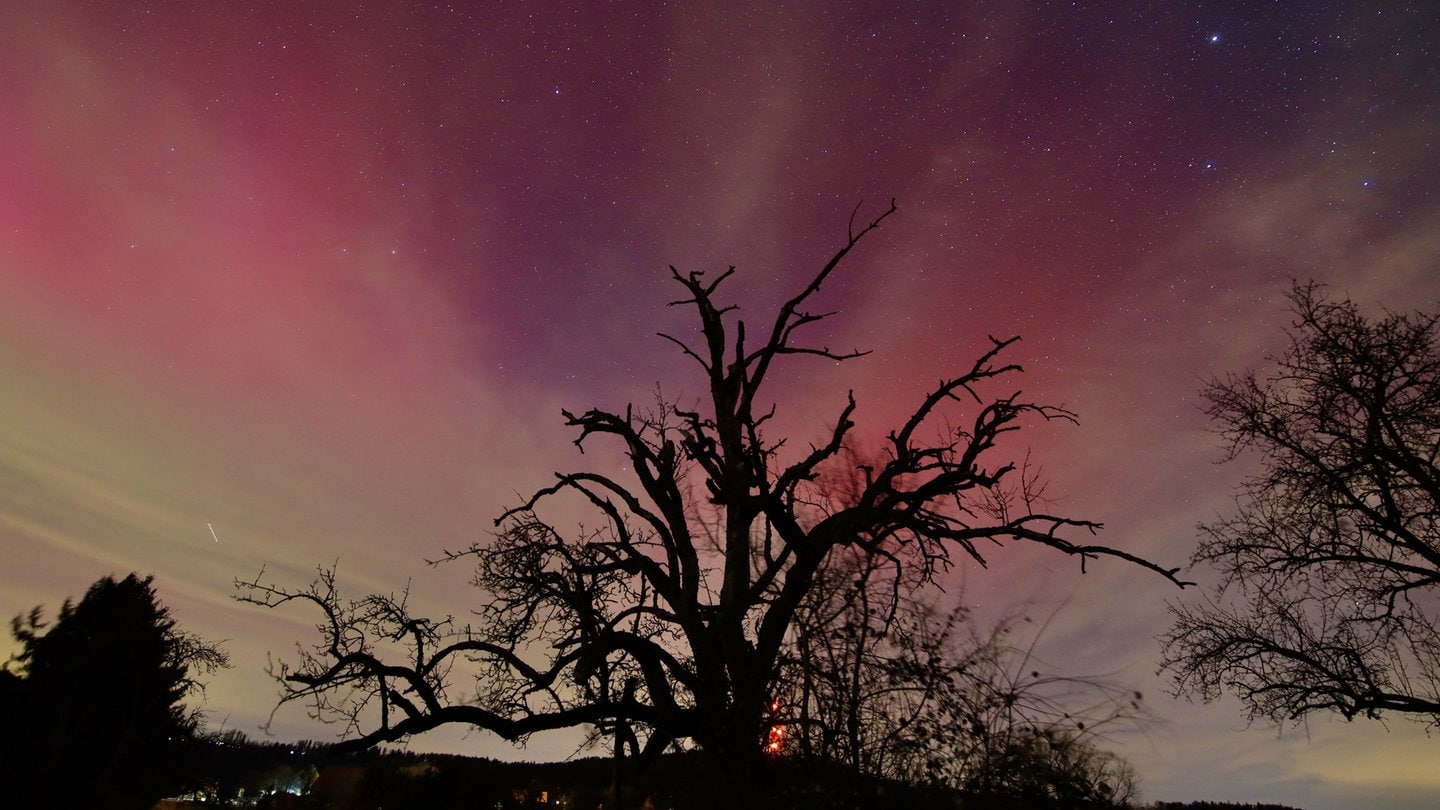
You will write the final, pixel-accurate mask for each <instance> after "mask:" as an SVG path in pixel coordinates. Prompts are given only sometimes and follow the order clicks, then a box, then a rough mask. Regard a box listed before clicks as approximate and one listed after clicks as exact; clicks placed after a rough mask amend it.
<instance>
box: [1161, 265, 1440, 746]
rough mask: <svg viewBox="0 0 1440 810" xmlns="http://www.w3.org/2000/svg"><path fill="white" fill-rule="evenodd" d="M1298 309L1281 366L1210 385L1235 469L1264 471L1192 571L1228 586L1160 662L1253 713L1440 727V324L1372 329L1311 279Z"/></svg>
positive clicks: (1380, 323) (1206, 533) (1189, 619)
mask: <svg viewBox="0 0 1440 810" xmlns="http://www.w3.org/2000/svg"><path fill="white" fill-rule="evenodd" d="M1290 298H1291V304H1292V307H1293V311H1294V314H1295V322H1294V324H1293V328H1292V330H1291V332H1290V346H1289V348H1288V350H1287V351H1285V352H1284V353H1283V354H1281V355H1280V356H1279V357H1276V358H1273V366H1274V367H1273V370H1271V371H1269V372H1268V373H1267V374H1266V375H1264V376H1263V377H1262V376H1260V375H1258V374H1257V373H1256V372H1254V371H1250V372H1246V373H1244V374H1239V375H1233V376H1229V377H1225V378H1223V379H1220V380H1217V381H1215V382H1213V383H1212V384H1211V385H1210V386H1209V388H1208V389H1207V391H1206V395H1207V397H1208V398H1209V400H1210V407H1209V414H1210V416H1211V418H1212V419H1214V420H1215V422H1217V423H1218V424H1219V426H1220V429H1221V431H1222V433H1223V435H1224V436H1225V438H1226V439H1227V441H1228V443H1229V457H1230V458H1236V457H1239V456H1242V455H1256V456H1258V457H1259V461H1260V471H1259V472H1258V473H1256V474H1255V475H1253V476H1252V477H1250V478H1249V479H1248V480H1247V481H1245V483H1244V484H1243V486H1242V487H1241V490H1240V495H1239V502H1238V509H1237V510H1236V512H1235V514H1234V515H1233V516H1231V517H1228V518H1224V519H1222V520H1219V521H1217V522H1215V523H1212V524H1210V525H1207V526H1202V527H1201V530H1202V537H1203V539H1202V541H1201V545H1200V548H1199V550H1198V551H1197V552H1196V554H1195V562H1196V563H1197V564H1199V563H1204V564H1208V565H1211V566H1214V567H1215V568H1217V569H1218V570H1219V571H1220V573H1221V575H1222V581H1221V586H1220V589H1219V592H1218V594H1217V596H1216V599H1215V600H1214V601H1213V602H1211V603H1210V604H1202V605H1188V606H1178V607H1172V612H1173V613H1174V616H1175V623H1174V626H1173V628H1172V629H1171V630H1170V632H1169V634H1168V635H1167V636H1165V637H1164V639H1163V641H1164V643H1165V659H1164V662H1163V666H1164V667H1167V668H1169V669H1170V670H1171V671H1172V672H1173V674H1174V677H1175V684H1176V688H1177V689H1178V690H1179V691H1180V692H1187V693H1195V694H1198V695H1199V696H1200V697H1202V698H1203V699H1205V700H1211V699H1213V698H1215V697H1217V696H1218V695H1219V694H1221V693H1222V692H1224V691H1233V692H1234V693H1236V694H1237V695H1238V696H1239V697H1240V698H1241V700H1243V701H1244V702H1245V704H1246V705H1247V707H1248V708H1249V711H1250V714H1251V716H1252V718H1261V717H1263V718H1266V719H1268V720H1271V721H1274V722H1281V723H1283V722H1288V721H1296V720H1299V719H1301V718H1303V717H1305V716H1306V715H1308V714H1310V713H1312V712H1316V711H1334V712H1338V713H1339V714H1341V715H1343V716H1344V717H1346V718H1354V717H1357V716H1367V717H1379V716H1380V715H1381V714H1382V713H1386V712H1396V713H1400V714H1402V715H1408V716H1411V717H1412V718H1415V719H1418V720H1421V721H1422V722H1425V723H1429V724H1432V725H1436V724H1440V601H1437V598H1440V587H1437V586H1440V468H1437V457H1440V352H1437V346H1436V323H1437V315H1435V314H1433V313H1428V314H1427V313H1418V314H1413V315H1406V314H1393V313H1392V314H1387V315H1385V316H1384V317H1382V318H1379V319H1375V320H1372V319H1369V318H1366V317H1365V316H1364V315H1363V314H1362V313H1361V312H1360V311H1359V309H1358V307H1356V305H1355V304H1354V303H1353V302H1350V301H1339V302H1337V301H1332V300H1329V299H1328V298H1327V297H1326V296H1325V293H1324V290H1323V288H1321V287H1320V286H1318V285H1316V284H1313V283H1311V284H1296V285H1295V286H1294V288H1293V290H1292V292H1291V296H1290Z"/></svg>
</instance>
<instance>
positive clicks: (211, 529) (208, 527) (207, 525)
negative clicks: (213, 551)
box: [205, 523, 220, 543]
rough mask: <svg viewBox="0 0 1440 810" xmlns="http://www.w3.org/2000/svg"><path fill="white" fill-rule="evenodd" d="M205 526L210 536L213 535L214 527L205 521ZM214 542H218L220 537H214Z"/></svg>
mask: <svg viewBox="0 0 1440 810" xmlns="http://www.w3.org/2000/svg"><path fill="white" fill-rule="evenodd" d="M205 528H207V529H209V530H210V536H211V537H215V527H214V526H211V525H210V524H209V523H206V524H205ZM215 542H217V543H218V542H220V538H218V537H215Z"/></svg>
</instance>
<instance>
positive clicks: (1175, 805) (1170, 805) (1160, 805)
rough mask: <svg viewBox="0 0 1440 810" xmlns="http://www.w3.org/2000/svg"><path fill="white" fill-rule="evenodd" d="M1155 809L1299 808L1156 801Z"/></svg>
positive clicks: (1249, 809) (1223, 802) (1280, 809)
mask: <svg viewBox="0 0 1440 810" xmlns="http://www.w3.org/2000/svg"><path fill="white" fill-rule="evenodd" d="M1151 807H1152V809H1153V810H1299V809H1297V807H1290V806H1289V804H1240V803H1236V801H1155V803H1152V804H1151Z"/></svg>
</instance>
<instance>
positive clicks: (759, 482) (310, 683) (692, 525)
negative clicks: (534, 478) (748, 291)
mask: <svg viewBox="0 0 1440 810" xmlns="http://www.w3.org/2000/svg"><path fill="white" fill-rule="evenodd" d="M857 211H858V209H857ZM894 211H895V206H894V203H893V202H892V203H891V205H890V206H889V207H888V208H887V209H886V210H885V211H884V212H882V213H881V214H880V215H879V216H878V217H876V218H875V219H874V220H873V221H871V222H870V223H868V224H865V225H863V226H862V227H859V228H858V230H857V228H856V225H855V221H854V217H853V216H852V219H851V225H850V228H849V230H848V232H847V236H846V239H845V242H844V244H843V245H842V246H841V247H840V249H839V250H838V251H837V252H836V253H835V254H834V255H833V256H832V257H831V258H830V260H829V261H828V262H826V263H825V264H824V266H823V267H821V268H820V270H819V272H817V273H816V274H815V276H814V277H813V278H811V280H810V281H809V283H808V284H807V285H806V286H805V287H804V289H802V290H801V291H800V292H799V293H798V294H796V295H795V296H794V297H793V298H791V299H789V300H788V301H786V302H785V303H784V304H783V305H782V306H781V307H780V308H779V311H778V312H777V313H776V314H775V316H774V318H773V320H771V321H769V323H768V326H766V327H764V328H763V330H762V332H761V337H760V340H759V343H758V345H756V344H754V343H752V342H751V340H752V335H753V333H752V332H750V331H748V330H747V327H746V323H745V322H744V321H742V320H739V319H738V318H737V317H735V311H736V307H735V306H733V305H727V304H722V303H720V302H719V301H718V299H717V295H718V291H719V288H720V286H721V284H722V283H723V282H724V281H725V280H726V279H727V278H729V277H730V275H731V273H732V272H733V271H734V268H733V267H732V268H730V269H729V270H727V271H725V272H724V273H721V274H719V275H718V276H717V277H715V278H713V279H711V278H707V277H706V276H705V275H704V274H702V273H700V272H689V273H682V272H680V271H679V270H676V269H675V268H671V276H672V277H673V279H674V281H675V282H676V283H678V284H679V285H680V286H681V287H682V288H683V289H684V296H683V297H682V298H681V299H680V300H678V301H676V302H674V304H673V305H674V306H683V307H689V308H693V311H694V312H695V315H696V317H697V318H698V320H699V333H698V335H697V336H696V337H695V338H694V339H689V340H687V339H684V338H681V337H676V336H673V335H662V337H663V338H664V339H666V340H668V341H670V342H672V343H674V344H675V345H676V346H678V347H679V348H680V350H681V351H682V352H683V353H684V354H685V355H686V356H688V357H689V358H691V359H692V360H694V361H695V363H696V365H697V366H698V367H699V369H700V371H701V374H702V379H703V382H704V385H705V396H704V397H703V404H702V405H699V406H696V407H693V408H686V407H675V406H667V407H660V408H657V409H656V410H654V411H651V412H647V413H642V412H637V411H636V410H635V409H633V408H627V409H626V410H625V411H624V412H623V413H613V412H608V411H603V410H590V411H586V412H584V413H572V412H569V411H565V412H563V415H564V419H565V422H566V424H567V425H568V426H570V427H571V428H574V429H576V430H578V432H579V436H578V438H577V439H576V444H577V445H578V446H580V447H581V449H582V450H584V449H588V448H589V447H590V446H591V444H593V443H594V442H596V441H601V440H609V441H612V442H615V443H616V444H618V446H619V449H620V452H621V453H622V454H623V456H624V459H625V467H626V469H627V472H626V473H625V474H624V475H623V476H622V475H610V474H605V473H599V472H574V473H563V474H557V477H556V481H555V482H554V483H553V484H552V485H551V486H548V487H546V488H544V489H541V490H539V491H538V492H536V493H535V494H534V495H533V496H532V497H530V498H529V499H527V500H526V501H525V502H524V503H522V504H520V505H519V506H517V507H515V508H513V509H511V510H509V511H507V512H506V513H505V514H503V515H502V516H501V517H500V518H499V519H498V520H497V525H498V526H499V530H498V532H497V533H496V534H495V536H494V537H493V538H491V539H488V540H486V541H483V542H480V543H477V544H475V545H473V546H472V547H470V548H468V549H463V550H460V551H456V552H453V553H451V554H449V555H448V559H461V558H469V559H473V561H474V563H475V565H476V574H475V583H476V585H478V586H479V587H480V588H481V590H482V591H483V592H484V593H485V597H484V602H483V604H482V605H481V607H480V608H479V609H478V610H477V611H476V614H477V615H476V619H475V621H474V622H472V623H470V624H467V625H464V626H461V625H459V624H458V623H455V622H453V621H449V620H446V621H429V620H426V619H421V618H416V617H413V616H411V615H410V612H409V611H408V609H407V607H406V600H405V597H404V595H403V594H402V595H400V596H385V597H378V596H371V597H367V598H366V599H362V600H360V601H358V602H347V601H344V600H342V599H341V598H340V597H338V595H337V594H336V593H335V590H334V587H333V586H334V580H333V577H332V576H331V575H329V574H326V575H323V576H322V577H321V579H320V580H318V581H317V582H316V583H314V584H312V586H311V587H310V588H308V589H302V590H298V591H297V590H293V589H287V588H283V587H280V586H276V585H272V584H268V583H265V582H263V581H262V580H261V579H259V578H257V579H256V580H254V581H252V582H248V583H239V585H240V587H241V593H240V598H242V599H244V600H247V601H252V602H257V603H260V604H264V605H269V606H275V605H279V604H282V603H285V602H289V601H294V600H301V601H306V602H309V603H311V604H312V605H313V606H314V607H316V608H318V609H319V610H320V612H321V614H322V615H323V617H324V619H323V621H322V622H321V623H320V625H319V630H320V634H321V641H320V642H319V643H318V644H317V645H316V646H315V647H313V648H309V649H307V650H305V651H303V652H302V655H301V658H300V659H299V661H298V662H296V663H295V664H293V665H291V666H283V665H282V668H281V669H280V671H279V672H278V674H279V676H280V677H281V679H282V681H283V683H284V684H285V689H286V691H285V692H284V695H283V699H284V700H308V701H312V703H313V707H314V709H315V710H316V711H317V713H319V714H320V715H321V716H325V717H329V718H332V719H340V720H342V721H344V722H346V723H348V724H349V725H348V728H349V731H350V732H351V733H354V734H356V735H358V740H357V742H358V743H360V744H371V743H376V742H382V741H388V740H397V739H400V738H402V737H405V736H408V735H411V734H417V733H420V732H423V731H427V730H429V729H432V728H435V727H437V726H439V725H442V724H445V723H456V722H458V723H468V724H471V725H474V726H479V727H482V728H485V729H489V730H491V731H493V732H496V733H498V734H500V735H502V736H504V737H507V738H510V739H519V738H523V737H524V736H525V735H527V734H530V733H533V732H537V731H543V730H547V729H557V728H567V727H578V726H586V725H590V726H595V725H600V726H602V727H604V728H606V729H608V730H609V731H610V732H612V733H614V734H615V735H616V739H617V740H618V741H619V743H618V744H619V745H622V746H625V747H629V748H631V749H634V750H636V751H640V752H642V753H647V754H650V755H653V754H655V753H658V752H660V751H661V750H663V749H665V748H666V747H668V746H669V745H670V744H671V743H672V742H677V741H688V742H692V743H694V744H696V745H698V746H699V747H700V748H702V749H703V750H704V751H705V752H706V754H707V755H708V756H709V757H710V758H711V759H712V760H713V761H715V762H716V763H717V764H718V765H719V766H720V767H721V768H722V769H723V770H724V771H725V772H726V773H727V774H728V776H729V777H730V779H729V780H728V781H729V782H730V783H731V784H734V785H746V784H749V783H750V777H751V776H752V775H753V774H754V772H755V770H756V769H757V768H758V767H759V765H760V763H761V762H762V759H763V750H764V746H765V743H766V739H767V733H768V730H769V727H770V722H769V720H770V708H769V707H770V705H771V702H772V694H773V691H774V685H775V680H776V677H777V675H778V673H779V670H780V667H781V662H782V653H783V651H784V650H785V649H786V646H787V644H788V643H789V642H790V640H791V639H792V632H791V631H792V629H793V628H794V625H795V620H796V613H797V611H798V610H799V609H800V607H801V605H802V603H803V601H804V598H805V596H806V594H807V593H809V592H810V590H811V589H812V588H813V587H814V586H815V583H816V578H817V576H818V574H819V572H820V571H821V568H822V566H823V565H824V564H825V562H826V560H827V559H829V558H830V557H831V556H832V555H833V554H836V553H839V552H842V551H845V550H855V551H857V552H858V553H861V554H874V555H883V556H886V557H887V558H888V559H890V560H891V562H892V564H893V565H894V566H896V567H897V568H898V570H900V571H902V572H903V573H902V576H905V577H915V578H916V579H917V581H928V580H930V579H931V578H932V577H934V576H935V575H936V574H937V573H939V572H942V571H944V570H946V569H947V568H948V567H949V566H950V565H952V564H953V562H954V561H955V560H956V559H957V557H965V558H970V559H975V560H980V561H981V562H983V558H982V556H981V546H982V544H987V543H996V544H1000V543H1003V542H1005V541H1007V540H1023V541H1029V542H1033V543H1038V544H1041V545H1044V546H1048V547H1050V548H1053V549H1055V550H1057V551H1059V552H1061V553H1064V554H1069V555H1073V556H1075V557H1077V558H1078V559H1079V560H1080V561H1081V563H1082V568H1083V564H1084V562H1085V561H1086V560H1089V559H1092V558H1095V557H1100V556H1109V557H1116V558H1119V559H1122V560H1126V561H1129V562H1132V563H1135V564H1137V565H1140V566H1142V567H1144V568H1147V569H1150V570H1152V571H1155V572H1157V573H1158V574H1160V575H1162V576H1164V577H1166V578H1168V579H1170V580H1172V581H1177V580H1175V574H1176V570H1175V569H1166V568H1162V567H1160V566H1158V565H1155V564H1154V563H1151V562H1149V561H1146V560H1144V559H1141V558H1139V557H1136V556H1134V555H1131V554H1129V553H1126V552H1124V551H1120V550H1116V549H1112V548H1109V547H1106V546H1103V545H1095V544H1090V543H1086V542H1083V541H1077V540H1073V539H1071V537H1072V536H1074V535H1079V536H1082V537H1083V536H1088V535H1092V534H1093V533H1094V532H1095V531H1096V530H1097V529H1099V528H1100V527H1099V525H1098V524H1096V523H1093V522H1091V521H1087V520H1080V519H1075V518H1069V517H1064V516H1060V515H1052V514H1048V513H1045V512H1041V511H1033V510H1031V509H1030V508H1028V507H1027V506H1026V505H1012V506H1011V508H1008V509H1007V510H1004V512H1003V514H1002V513H998V512H997V511H996V509H995V508H994V504H995V502H996V498H997V493H1001V492H1004V491H1007V488H1009V487H1010V486H1011V482H1010V478H1011V475H1012V473H1013V472H1014V471H1015V465H1014V464H1013V463H1011V462H1007V461H1004V460H997V459H995V458H994V457H995V456H996V455H997V452H998V451H997V445H998V444H999V442H1000V441H1001V439H1002V438H1003V437H1005V436H1006V435H1007V434H1011V433H1014V432H1016V431H1018V430H1020V429H1021V427H1022V426H1023V425H1025V424H1027V422H1029V421H1032V420H1038V421H1054V420H1058V421H1062V422H1073V421H1075V416H1074V414H1072V413H1071V412H1070V411H1068V410H1065V409H1063V408H1058V407H1054V406H1050V405H1042V404H1036V403H1032V402H1029V401H1027V400H1025V399H1023V398H1022V397H1021V396H1020V394H1019V393H1016V392H1014V390H1013V389H1011V388H1005V387H1003V386H1007V385H1008V382H1007V381H1008V379H1009V378H1010V377H1012V376H1013V375H1015V374H1017V373H1019V372H1020V367H1019V366H1018V365H1016V364H1014V363H1007V362H1004V361H1003V360H1002V359H1001V356H1002V354H1003V353H1004V352H1005V351H1006V349H1008V348H1009V347H1010V346H1011V345H1012V344H1013V343H1014V342H1015V340H1016V339H1017V338H1007V339H1003V340H1001V339H992V340H991V344H990V346H989V347H988V348H987V349H986V350H985V351H984V352H983V353H982V354H981V355H980V357H979V358H978V359H977V360H976V361H975V362H974V363H973V364H972V365H971V366H970V367H969V368H968V369H964V370H962V371H961V372H960V373H959V374H958V375H957V376H954V377H950V378H947V379H944V380H942V381H941V382H939V383H938V384H937V385H936V387H935V388H934V389H933V390H931V391H930V393H929V394H928V395H926V396H925V397H924V398H923V399H922V400H921V401H920V402H919V404H918V405H917V406H916V408H915V409H914V411H913V412H912V413H911V415H910V416H909V418H908V419H906V420H905V422H904V423H903V424H901V425H900V426H899V427H897V428H896V429H895V430H893V431H892V432H890V433H889V435H888V437H887V439H886V440H885V447H884V452H883V457H882V458H881V460H880V461H879V462H877V463H876V464H875V465H873V466H867V467H866V468H864V469H862V470H858V471H854V472H855V473H856V475H857V479H856V480H857V482H858V483H857V485H856V489H855V492H854V493H853V497H851V498H850V499H849V501H848V502H847V503H846V504H844V505H843V507H841V508H836V509H832V510H829V511H828V512H827V511H824V510H817V509H815V508H814V506H813V505H814V504H816V503H818V502H819V501H820V499H821V498H822V497H823V495H824V493H823V481H822V473H824V472H825V471H826V470H827V469H828V468H830V467H833V466H836V465H843V464H845V463H846V458H847V456H846V455H845V454H844V453H843V452H842V450H843V449H844V448H845V447H846V442H847V436H848V435H849V433H850V431H851V429H852V428H853V427H854V422H853V421H852V418H853V416H854V413H855V409H856V403H855V400H854V398H853V396H849V397H846V400H845V402H844V404H843V405H841V406H840V407H839V408H838V413H837V414H836V415H835V416H834V418H833V421H831V422H829V426H828V428H827V429H826V431H825V435H824V437H823V438H822V439H821V440H820V441H818V442H817V443H815V444H812V445H810V446H809V447H807V448H803V449H800V448H795V449H792V448H791V447H790V446H788V445H786V443H785V441H784V440H783V439H778V438H775V437H772V436H769V435H767V433H766V429H767V427H768V426H769V425H770V422H771V418H772V416H773V415H774V413H775V406H774V404H773V403H771V402H768V401H767V400H765V399H763V398H762V395H763V391H764V390H766V389H765V384H766V383H767V382H768V380H769V379H770V377H771V374H772V372H774V371H775V370H776V367H777V364H778V363H780V362H781V361H784V360H788V359H792V358H804V357H810V358H819V359H823V360H827V361H844V360H849V359H852V358H855V357H859V356H861V355H862V354H863V352H860V351H834V350H831V349H829V348H827V347H815V346H810V345H806V344H803V343H799V342H797V336H798V334H799V332H800V331H801V330H802V329H804V328H805V327H807V326H810V325H812V324H815V323H817V322H819V321H822V320H824V319H825V318H827V317H828V315H827V314H823V313H819V314H817V313H814V312H812V311H810V310H809V309H808V307H809V306H810V305H811V302H812V301H813V299H814V298H815V297H816V296H817V294H818V293H819V292H820V290H821V287H822V286H823V285H824V284H825V283H826V282H827V281H828V280H829V279H830V276H831V274H832V273H833V272H834V271H835V270H836V268H837V267H838V266H839V265H840V263H841V261H842V260H843V259H844V258H845V257H846V256H847V255H848V254H849V253H850V251H851V250H852V249H854V248H855V247H856V245H857V244H859V242H860V241H861V240H862V239H863V238H864V237H865V236H866V235H868V234H869V233H870V232H871V231H873V230H875V229H876V228H878V227H880V225H881V224H882V223H883V222H884V221H885V219H886V218H888V217H889V216H890V215H891V214H892V213H894ZM997 388H998V389H999V390H1000V392H999V393H995V392H994V391H995V389H997ZM962 419H963V421H962ZM953 424H959V425H961V427H958V428H947V427H946V426H947V425H953ZM566 498H570V499H573V500H578V502H579V503H580V504H582V505H586V506H588V508H590V509H591V510H593V512H594V514H595V515H596V517H597V520H596V521H595V523H594V524H591V525H587V526H583V527H580V528H578V529H575V530H564V529H561V528H558V527H556V526H555V525H553V524H552V523H551V522H550V521H549V520H548V519H547V518H546V517H545V511H546V510H547V509H549V508H551V504H552V502H554V501H557V500H559V501H562V502H563V501H564V499H566ZM1177 582H1178V581H1177ZM386 643H388V644H392V645H399V647H400V649H399V650H398V654H397V656H391V657H387V656H386V655H384V654H382V647H383V646H384V645H385V644H386ZM462 663H463V667H462V668H463V669H464V671H465V673H466V675H465V678H464V679H463V680H464V682H465V683H466V684H468V686H466V687H465V688H461V687H460V686H459V685H457V683H452V679H455V680H460V677H459V674H458V672H459V670H456V669H454V668H455V667H456V666H457V664H462Z"/></svg>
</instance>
